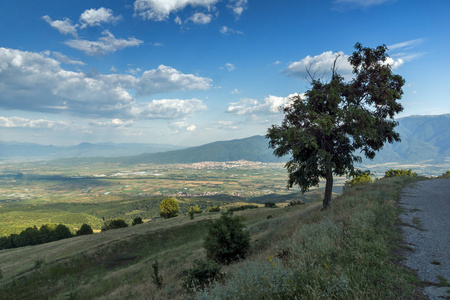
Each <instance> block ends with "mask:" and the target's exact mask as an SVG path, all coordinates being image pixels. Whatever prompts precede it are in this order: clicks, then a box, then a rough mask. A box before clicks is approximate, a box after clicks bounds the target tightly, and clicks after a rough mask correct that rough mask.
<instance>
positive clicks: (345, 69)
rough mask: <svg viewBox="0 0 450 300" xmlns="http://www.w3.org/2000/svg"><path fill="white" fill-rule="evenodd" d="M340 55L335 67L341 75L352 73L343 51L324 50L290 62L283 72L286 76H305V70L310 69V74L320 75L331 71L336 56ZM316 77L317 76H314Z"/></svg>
mask: <svg viewBox="0 0 450 300" xmlns="http://www.w3.org/2000/svg"><path fill="white" fill-rule="evenodd" d="M337 55H340V56H339V58H338V60H337V61H336V67H337V70H338V72H339V73H340V74H341V75H349V74H351V73H352V66H351V65H350V63H349V62H348V58H349V56H348V55H346V54H344V52H342V51H340V52H337V53H336V52H332V51H326V52H323V53H322V54H320V55H316V56H313V57H311V56H309V55H308V56H306V57H305V58H303V59H302V60H300V61H296V62H293V63H291V64H290V65H289V66H288V67H287V68H286V69H285V70H283V72H284V73H285V74H286V75H287V76H292V77H300V78H305V77H306V76H307V72H306V70H309V69H310V72H311V74H312V75H313V74H314V73H316V76H322V75H323V74H324V72H325V73H331V67H332V66H333V63H334V60H335V59H336V56H337ZM316 79H317V78H316Z"/></svg>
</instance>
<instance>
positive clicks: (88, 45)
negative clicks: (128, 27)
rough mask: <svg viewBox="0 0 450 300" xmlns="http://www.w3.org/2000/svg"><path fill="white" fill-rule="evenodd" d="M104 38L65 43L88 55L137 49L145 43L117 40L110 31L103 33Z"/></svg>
mask: <svg viewBox="0 0 450 300" xmlns="http://www.w3.org/2000/svg"><path fill="white" fill-rule="evenodd" d="M102 34H103V35H104V36H103V37H101V38H99V39H98V40H97V41H88V40H82V39H76V40H68V41H66V42H64V44H66V45H67V46H69V47H71V48H73V49H77V50H81V51H83V52H84V53H86V54H87V55H91V56H95V55H105V54H107V53H109V52H116V51H117V50H122V49H124V48H126V47H136V46H139V45H140V44H142V43H143V41H141V40H138V39H136V38H134V37H133V38H129V39H128V40H125V39H116V38H115V36H114V35H113V34H112V33H111V32H109V30H104V31H103V32H102Z"/></svg>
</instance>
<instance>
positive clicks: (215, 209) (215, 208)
mask: <svg viewBox="0 0 450 300" xmlns="http://www.w3.org/2000/svg"><path fill="white" fill-rule="evenodd" d="M219 211H220V207H218V206H212V207H210V208H209V212H219Z"/></svg>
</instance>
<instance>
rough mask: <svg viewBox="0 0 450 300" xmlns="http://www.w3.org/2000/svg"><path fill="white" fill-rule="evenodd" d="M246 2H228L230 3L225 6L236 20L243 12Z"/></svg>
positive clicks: (234, 0)
mask: <svg viewBox="0 0 450 300" xmlns="http://www.w3.org/2000/svg"><path fill="white" fill-rule="evenodd" d="M247 2H248V0H230V3H229V4H228V5H227V7H228V8H230V9H231V10H232V11H233V13H234V14H235V15H236V18H239V17H240V16H241V15H242V13H243V12H244V10H245V9H246V8H247Z"/></svg>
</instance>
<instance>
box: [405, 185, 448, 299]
mask: <svg viewBox="0 0 450 300" xmlns="http://www.w3.org/2000/svg"><path fill="white" fill-rule="evenodd" d="M399 203H400V204H399V206H400V207H402V208H404V212H403V213H401V215H400V218H401V219H402V221H403V223H405V224H408V225H405V226H403V236H404V239H405V242H406V243H408V245H409V246H411V247H412V248H413V249H414V251H408V253H407V260H406V261H405V264H406V266H408V267H409V268H411V269H413V270H416V271H417V274H418V275H419V279H420V280H421V281H423V282H426V283H427V286H426V287H425V294H426V295H427V296H428V297H430V299H450V293H448V291H449V290H450V287H449V286H446V287H439V286H437V284H438V283H439V282H442V278H445V280H446V281H448V282H450V179H434V180H425V181H420V182H417V183H414V184H412V185H409V186H407V187H405V188H404V189H403V190H402V193H401V194H400V202H399ZM439 277H441V279H439Z"/></svg>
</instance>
